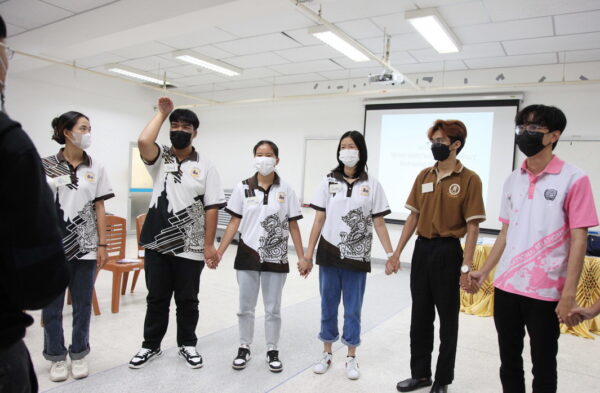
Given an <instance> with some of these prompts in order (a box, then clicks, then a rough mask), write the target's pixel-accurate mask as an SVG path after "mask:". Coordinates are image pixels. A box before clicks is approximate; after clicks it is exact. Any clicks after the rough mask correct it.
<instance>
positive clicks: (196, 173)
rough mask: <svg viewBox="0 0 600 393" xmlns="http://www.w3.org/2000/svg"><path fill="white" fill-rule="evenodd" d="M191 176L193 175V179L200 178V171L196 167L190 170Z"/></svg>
mask: <svg viewBox="0 0 600 393" xmlns="http://www.w3.org/2000/svg"><path fill="white" fill-rule="evenodd" d="M190 175H192V177H198V176H200V169H199V168H196V167H194V168H192V169H190Z"/></svg>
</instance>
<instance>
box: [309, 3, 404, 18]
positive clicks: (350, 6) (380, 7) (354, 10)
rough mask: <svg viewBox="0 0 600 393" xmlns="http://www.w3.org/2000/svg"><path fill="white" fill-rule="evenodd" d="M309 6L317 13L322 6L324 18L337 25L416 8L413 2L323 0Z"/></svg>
mask: <svg viewBox="0 0 600 393" xmlns="http://www.w3.org/2000/svg"><path fill="white" fill-rule="evenodd" d="M308 6H309V7H310V8H312V9H313V10H315V11H316V10H318V9H319V6H322V15H323V18H325V19H327V20H328V21H330V22H335V23H337V22H340V21H346V20H352V19H360V18H365V17H372V16H380V15H387V14H394V13H398V12H402V11H405V10H410V9H413V8H414V4H413V1H412V0H376V1H367V0H321V1H319V2H313V3H308Z"/></svg>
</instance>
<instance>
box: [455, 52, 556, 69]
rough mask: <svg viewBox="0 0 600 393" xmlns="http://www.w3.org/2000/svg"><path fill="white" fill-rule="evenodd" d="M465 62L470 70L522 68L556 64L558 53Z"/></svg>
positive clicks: (489, 58)
mask: <svg viewBox="0 0 600 393" xmlns="http://www.w3.org/2000/svg"><path fill="white" fill-rule="evenodd" d="M464 62H465V63H466V64H467V65H468V66H469V68H500V67H520V66H530V65H538V64H555V63H556V62H557V57H556V53H541V54H535V55H522V56H502V57H487V58H483V59H466V60H464Z"/></svg>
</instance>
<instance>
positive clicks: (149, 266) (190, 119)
mask: <svg viewBox="0 0 600 393" xmlns="http://www.w3.org/2000/svg"><path fill="white" fill-rule="evenodd" d="M167 117H168V118H169V123H170V132H169V136H170V139H171V146H159V145H158V144H157V143H156V138H157V137H158V133H159V131H160V128H161V126H162V124H163V123H164V121H165V120H166V119H167ZM199 125H200V122H199V120H198V117H197V116H196V114H195V113H194V112H192V111H190V110H188V109H176V110H173V101H171V99H170V98H168V97H161V98H160V99H159V100H158V112H157V113H156V115H155V116H154V117H153V118H152V120H151V121H150V123H148V125H147V126H146V128H144V130H143V131H142V133H141V134H140V136H139V139H138V147H139V149H140V155H141V157H142V161H144V164H145V165H146V169H147V170H148V173H149V174H150V176H152V180H153V183H154V190H153V192H152V198H151V199H150V207H149V209H148V214H147V215H146V220H145V222H144V226H143V228H142V233H141V235H140V245H142V246H143V247H144V249H145V258H144V272H145V277H146V286H147V287H148V297H147V298H146V303H147V308H146V318H145V320H144V342H143V343H142V348H141V349H140V350H139V351H138V353H137V354H136V355H135V356H134V357H133V358H132V359H131V361H130V362H129V367H130V368H133V369H137V368H141V367H143V366H145V365H146V364H147V363H148V361H150V360H153V359H156V358H157V357H158V356H160V355H162V351H161V349H160V345H161V342H162V339H163V337H164V335H165V333H166V332H167V326H168V323H169V306H170V304H171V298H172V297H173V296H174V297H175V305H176V307H177V346H178V347H179V351H178V355H179V356H180V357H181V358H183V359H184V360H185V362H186V364H187V365H188V366H189V367H191V368H200V367H202V366H203V362H202V356H200V354H199V353H198V351H197V350H196V344H197V341H198V340H197V337H196V326H197V324H198V292H199V290H200V273H201V272H202V269H203V268H204V264H205V261H206V265H207V266H208V267H209V268H214V265H213V264H214V261H215V258H216V257H217V250H216V249H215V247H214V239H215V233H216V230H217V214H218V211H219V209H220V208H222V207H224V206H225V195H224V193H223V189H222V188H221V180H220V178H219V174H218V173H217V170H216V169H215V167H214V166H213V164H212V163H211V162H210V161H209V160H207V159H206V158H205V157H204V156H203V155H201V154H199V153H198V151H196V149H195V148H194V147H193V146H192V140H193V139H194V138H195V137H196V136H197V135H198V127H199Z"/></svg>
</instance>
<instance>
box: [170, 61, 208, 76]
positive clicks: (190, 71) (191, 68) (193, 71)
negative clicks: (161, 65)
mask: <svg viewBox="0 0 600 393" xmlns="http://www.w3.org/2000/svg"><path fill="white" fill-rule="evenodd" d="M169 72H175V73H177V74H180V75H183V76H194V75H198V74H199V73H203V72H205V70H204V69H203V68H201V67H198V66H195V65H192V64H187V65H180V66H177V67H169V68H167V74H168V73H169Z"/></svg>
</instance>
